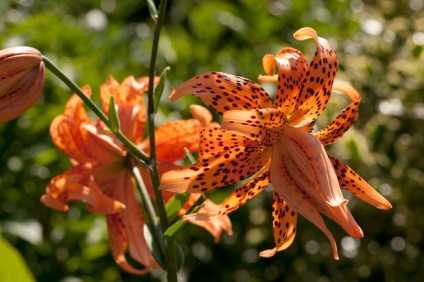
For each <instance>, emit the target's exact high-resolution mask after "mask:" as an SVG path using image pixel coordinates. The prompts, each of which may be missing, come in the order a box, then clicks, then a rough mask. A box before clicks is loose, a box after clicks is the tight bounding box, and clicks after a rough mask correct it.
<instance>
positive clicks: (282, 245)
mask: <svg viewBox="0 0 424 282" xmlns="http://www.w3.org/2000/svg"><path fill="white" fill-rule="evenodd" d="M296 223H297V212H296V211H295V210H294V209H292V208H291V207H290V206H289V205H288V204H287V203H286V202H285V201H284V200H283V199H281V198H280V197H279V196H278V194H277V193H274V198H273V202H272V225H273V227H274V240H275V246H276V247H275V248H274V249H271V250H265V251H262V252H261V253H260V254H259V255H260V256H261V257H271V256H273V255H274V254H275V253H276V252H279V251H283V250H285V249H287V248H288V247H289V246H290V245H291V244H292V243H293V240H294V237H295V236H296Z"/></svg>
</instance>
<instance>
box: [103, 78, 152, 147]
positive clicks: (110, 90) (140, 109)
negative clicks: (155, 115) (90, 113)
mask: <svg viewBox="0 0 424 282" xmlns="http://www.w3.org/2000/svg"><path fill="white" fill-rule="evenodd" d="M147 82H148V81H147ZM145 91H147V85H146V83H145V82H144V81H143V82H142V83H139V82H137V81H136V80H135V79H134V77H132V76H129V77H127V78H126V79H125V80H124V81H123V82H122V83H121V84H119V83H118V82H117V81H116V80H115V79H114V78H113V77H112V76H111V77H110V78H109V80H108V81H107V82H106V83H105V84H103V85H102V86H101V87H100V95H101V99H102V105H103V110H104V111H105V113H106V114H108V110H109V99H110V97H111V96H114V101H115V105H116V106H117V113H118V116H119V120H120V129H121V131H122V133H123V134H124V135H125V136H127V137H128V138H129V139H130V140H131V141H133V142H134V143H138V142H140V141H141V140H142V138H143V132H144V125H145V122H146V109H145V107H144V103H143V98H144V92H145Z"/></svg>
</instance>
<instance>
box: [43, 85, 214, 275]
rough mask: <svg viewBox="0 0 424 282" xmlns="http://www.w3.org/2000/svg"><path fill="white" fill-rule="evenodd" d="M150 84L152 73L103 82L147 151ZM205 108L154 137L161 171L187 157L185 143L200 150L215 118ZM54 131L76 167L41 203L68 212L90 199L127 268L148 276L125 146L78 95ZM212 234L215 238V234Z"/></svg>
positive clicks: (126, 129)
mask: <svg viewBox="0 0 424 282" xmlns="http://www.w3.org/2000/svg"><path fill="white" fill-rule="evenodd" d="M147 85H148V78H147V77H142V78H140V79H138V80H135V79H134V78H133V77H128V78H126V79H125V80H124V81H123V83H122V84H119V83H118V82H117V81H116V80H115V79H113V78H112V77H111V78H110V79H109V80H108V81H107V82H106V83H105V84H104V85H102V86H101V100H102V106H103V110H104V111H105V112H106V113H107V111H108V107H109V105H108V104H109V98H110V96H112V95H113V96H114V98H115V104H116V106H117V114H118V116H119V120H120V123H121V131H122V132H123V134H125V135H126V137H128V139H130V140H131V141H132V142H133V143H134V144H136V145H138V146H139V147H140V148H142V149H144V150H146V151H148V149H149V148H148V146H147V145H146V144H148V143H146V142H145V141H143V140H142V137H143V132H144V127H145V121H146V110H145V107H144V104H143V94H144V92H145V91H146V88H147ZM83 91H84V92H85V93H86V94H87V95H91V89H90V88H89V87H84V88H83ZM201 112H202V113H203V116H202V114H200V115H199V118H200V121H199V120H197V119H189V120H181V121H175V122H169V123H165V124H164V125H162V126H160V127H158V129H157V130H156V132H155V135H156V138H157V141H158V149H159V150H160V151H161V152H162V153H159V154H158V161H159V162H160V164H159V170H160V171H161V172H163V171H167V170H169V169H175V168H176V167H177V166H176V165H174V164H173V162H175V161H176V160H178V159H181V158H182V157H184V156H185V155H183V153H181V152H182V151H183V150H182V149H183V146H185V147H188V148H189V149H190V150H192V152H194V150H197V149H198V138H199V131H200V129H201V128H202V126H203V125H202V123H203V122H204V121H205V120H207V119H208V116H207V114H209V115H210V120H212V116H211V114H210V113H209V111H207V110H206V109H204V110H203V111H201ZM205 116H206V117H205ZM50 134H51V136H52V139H53V142H54V143H55V145H56V146H57V147H58V148H59V149H60V150H62V151H63V152H64V153H65V154H67V155H68V156H69V157H70V158H71V162H72V164H73V167H72V168H70V169H69V170H67V171H66V172H65V173H63V174H61V175H59V176H57V177H55V178H53V179H52V180H51V182H50V184H49V185H48V186H47V188H46V193H45V195H43V196H42V197H41V201H42V202H43V203H44V204H45V205H47V206H49V207H51V208H54V209H57V210H61V211H67V210H68V206H67V204H66V202H69V201H73V200H80V201H84V202H86V203H87V208H88V210H90V211H92V212H98V213H103V214H105V215H106V221H107V226H108V233H109V244H110V248H111V251H112V254H113V257H114V258H115V261H116V263H117V264H118V265H119V266H120V267H121V268H122V269H124V270H125V271H127V272H130V273H133V274H145V273H147V272H148V271H149V270H150V269H151V268H158V267H159V266H158V264H157V263H156V261H155V260H154V258H153V256H152V254H151V253H150V250H149V248H148V246H147V243H146V241H145V239H144V215H143V210H142V209H141V207H140V205H139V203H138V202H137V200H136V198H135V194H134V192H135V191H134V182H133V178H132V174H131V171H130V169H129V167H128V166H127V165H126V155H127V151H126V149H125V147H124V146H123V145H122V144H121V143H120V142H119V141H118V140H117V139H116V137H115V136H114V135H112V134H111V133H110V132H109V131H107V130H105V125H104V124H103V123H102V122H101V121H100V120H99V119H97V120H95V121H92V120H90V119H89V118H88V115H87V113H86V111H85V109H84V107H83V102H82V100H80V98H79V97H78V96H76V95H73V96H72V97H71V99H70V100H69V101H68V103H67V105H66V108H65V112H64V113H63V114H62V115H59V116H57V117H56V118H55V119H54V120H53V122H52V124H51V127H50ZM192 144H194V145H192ZM180 151H181V152H180ZM164 152H166V153H164ZM140 170H141V173H142V175H147V172H146V169H144V168H140ZM143 178H144V179H145V180H146V185H147V186H148V189H149V188H150V191H149V192H150V194H151V195H152V198H153V193H152V191H151V184H150V180H149V178H148V176H146V177H143ZM149 185H150V187H149ZM164 196H165V200H168V199H169V198H170V197H171V196H172V194H171V193H165V195H164ZM212 235H213V236H215V233H212ZM127 249H128V250H129V253H130V255H131V256H132V257H133V258H134V259H135V260H137V261H138V262H140V263H141V264H143V265H144V266H145V268H144V269H136V268H134V267H133V266H131V265H130V264H129V263H128V261H127V260H126V258H125V252H126V250H127Z"/></svg>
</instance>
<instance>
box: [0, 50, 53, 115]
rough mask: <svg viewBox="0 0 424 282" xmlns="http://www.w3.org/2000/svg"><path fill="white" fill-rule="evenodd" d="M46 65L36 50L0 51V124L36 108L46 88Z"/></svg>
mask: <svg viewBox="0 0 424 282" xmlns="http://www.w3.org/2000/svg"><path fill="white" fill-rule="evenodd" d="M44 73H45V66H44V63H43V59H42V56H41V54H40V52H39V51H38V50H37V49H34V48H31V47H25V46H19V47H11V48H7V49H3V50H0V123H4V122H7V121H9V120H12V119H14V118H16V117H18V116H20V115H21V114H22V113H24V112H25V111H26V110H27V109H28V108H30V107H31V106H32V105H34V104H35V103H36V102H37V100H38V98H39V97H40V96H41V93H42V92H43V87H44Z"/></svg>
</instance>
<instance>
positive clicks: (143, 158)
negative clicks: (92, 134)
mask: <svg viewBox="0 0 424 282" xmlns="http://www.w3.org/2000/svg"><path fill="white" fill-rule="evenodd" d="M43 62H44V64H45V65H46V67H47V69H49V70H50V71H51V72H52V73H53V74H54V75H55V76H56V77H57V78H59V79H60V80H61V81H62V82H63V83H65V84H66V86H68V87H69V89H70V90H72V91H73V92H74V93H75V94H77V95H78V96H79V97H80V98H81V100H83V102H84V103H85V104H86V105H87V106H88V107H89V108H90V109H91V110H92V111H93V112H94V113H95V114H96V115H97V116H98V117H99V118H100V119H101V120H102V121H103V123H104V124H105V125H106V126H107V127H109V128H110V122H109V118H108V117H107V116H106V115H105V114H104V112H103V111H102V110H101V109H100V108H99V107H98V106H97V105H96V104H95V103H94V102H93V100H91V99H90V97H88V96H87V95H86V94H85V93H84V92H83V91H82V90H81V88H79V87H78V85H76V84H75V83H74V82H73V81H72V80H70V79H69V78H68V77H67V76H66V75H65V74H64V73H63V71H62V70H60V69H59V68H58V67H57V66H56V65H55V64H54V63H53V62H52V61H51V60H50V59H49V58H47V57H45V56H43ZM115 136H116V138H118V139H119V141H121V142H122V144H124V145H125V147H126V148H127V149H128V151H129V152H130V153H131V155H133V156H134V158H135V159H136V160H138V161H139V162H141V163H142V164H144V165H146V166H147V164H148V163H149V157H147V155H146V154H144V152H143V151H141V150H140V149H138V148H137V146H136V145H135V144H134V143H132V142H131V141H130V140H129V139H128V138H127V137H126V136H125V135H124V134H122V132H121V131H118V132H116V133H115Z"/></svg>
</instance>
